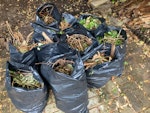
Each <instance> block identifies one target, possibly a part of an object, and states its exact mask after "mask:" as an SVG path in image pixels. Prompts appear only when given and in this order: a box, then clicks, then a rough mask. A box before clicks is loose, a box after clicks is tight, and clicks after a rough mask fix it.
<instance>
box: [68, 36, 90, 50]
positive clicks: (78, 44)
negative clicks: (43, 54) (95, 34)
mask: <svg viewBox="0 0 150 113" xmlns="http://www.w3.org/2000/svg"><path fill="white" fill-rule="evenodd" d="M67 43H68V44H69V46H70V47H71V48H73V49H76V50H78V51H84V50H85V49H86V48H88V47H89V46H90V45H91V44H92V40H91V39H90V38H88V37H87V36H85V35H82V34H73V35H70V36H67Z"/></svg>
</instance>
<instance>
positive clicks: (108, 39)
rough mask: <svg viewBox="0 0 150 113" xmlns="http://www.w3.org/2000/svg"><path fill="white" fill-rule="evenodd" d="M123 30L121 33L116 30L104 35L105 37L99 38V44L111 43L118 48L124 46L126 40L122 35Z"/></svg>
mask: <svg viewBox="0 0 150 113" xmlns="http://www.w3.org/2000/svg"><path fill="white" fill-rule="evenodd" d="M120 32H121V30H120V31H119V33H118V32H117V31H115V30H112V31H109V32H107V33H104V37H97V39H98V42H99V43H100V44H101V43H110V44H113V45H116V46H119V45H121V44H123V42H124V38H123V37H122V36H121V35H120Z"/></svg>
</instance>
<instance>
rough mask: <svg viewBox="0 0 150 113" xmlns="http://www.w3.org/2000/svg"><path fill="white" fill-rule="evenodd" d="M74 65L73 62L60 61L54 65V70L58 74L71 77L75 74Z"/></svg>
mask: <svg viewBox="0 0 150 113" xmlns="http://www.w3.org/2000/svg"><path fill="white" fill-rule="evenodd" d="M73 64H74V62H73V61H71V60H66V59H58V60H56V61H55V62H54V63H53V65H52V68H53V69H54V70H55V71H57V72H60V73H64V74H67V75H71V74H72V72H73Z"/></svg>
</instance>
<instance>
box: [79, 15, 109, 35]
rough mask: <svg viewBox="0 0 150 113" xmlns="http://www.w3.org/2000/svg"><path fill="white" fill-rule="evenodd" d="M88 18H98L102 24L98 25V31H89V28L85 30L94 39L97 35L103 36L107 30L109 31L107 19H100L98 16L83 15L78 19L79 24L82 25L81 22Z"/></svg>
mask: <svg viewBox="0 0 150 113" xmlns="http://www.w3.org/2000/svg"><path fill="white" fill-rule="evenodd" d="M88 17H93V18H96V19H98V20H99V21H100V22H101V24H99V25H98V27H97V28H96V29H93V30H89V29H87V28H85V27H84V26H83V27H84V28H85V29H86V30H87V31H89V32H90V33H91V34H92V35H93V36H94V37H95V36H96V35H97V33H99V34H101V33H103V32H104V31H105V30H106V29H107V26H106V23H105V19H104V18H100V17H98V16H95V15H91V14H81V15H80V16H79V18H78V22H79V23H80V20H83V19H86V18H88Z"/></svg>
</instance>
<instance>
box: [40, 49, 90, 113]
mask: <svg viewBox="0 0 150 113" xmlns="http://www.w3.org/2000/svg"><path fill="white" fill-rule="evenodd" d="M60 58H66V59H67V60H73V61H74V62H75V63H74V70H73V72H72V74H71V75H66V74H64V73H60V72H56V71H55V70H54V69H53V68H52V63H54V62H55V61H56V60H58V59H60ZM49 62H50V65H45V64H42V66H41V73H42V75H43V76H44V78H45V79H46V80H47V81H48V83H49V84H50V86H51V87H52V91H53V93H54V96H55V100H56V106H57V107H58V108H59V109H60V110H62V111H64V112H65V113H88V109H87V105H88V94H87V81H86V76H85V71H84V65H83V62H82V60H81V58H80V56H78V55H77V54H76V53H74V52H73V53H72V52H71V53H67V54H62V55H56V56H54V57H51V58H50V59H49ZM49 62H48V63H49Z"/></svg>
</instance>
